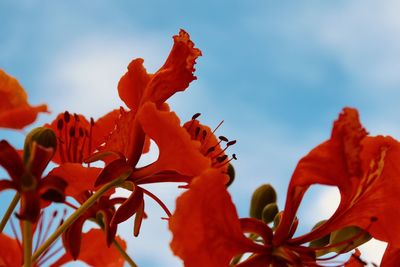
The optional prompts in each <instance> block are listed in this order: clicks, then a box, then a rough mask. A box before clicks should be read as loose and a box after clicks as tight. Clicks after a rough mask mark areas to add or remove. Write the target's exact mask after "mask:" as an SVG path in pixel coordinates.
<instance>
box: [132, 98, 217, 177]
mask: <svg viewBox="0 0 400 267" xmlns="http://www.w3.org/2000/svg"><path fill="white" fill-rule="evenodd" d="M137 116H138V119H139V122H140V124H141V125H142V128H143V131H144V132H145V133H146V135H148V136H149V137H150V138H151V139H153V140H154V141H155V142H156V144H157V146H158V148H159V151H160V152H159V157H158V159H157V161H156V162H155V163H153V164H151V165H149V166H148V167H144V168H143V169H142V170H140V171H138V172H136V173H135V172H134V173H133V175H134V176H138V175H139V176H141V175H152V174H156V173H158V172H161V171H176V172H178V173H179V174H181V175H187V176H191V177H193V176H196V175H199V174H201V173H202V172H203V171H204V170H205V169H207V168H208V167H210V166H211V162H210V159H208V158H207V157H205V156H204V155H203V154H201V152H200V143H199V142H198V141H193V140H192V139H191V138H190V135H189V134H188V132H187V131H186V130H185V129H184V128H183V127H181V126H180V121H179V118H178V116H177V115H176V114H175V113H174V112H169V111H159V110H158V109H157V108H156V106H155V104H153V103H151V102H149V103H147V104H145V105H144V106H143V107H142V108H141V110H140V111H139V114H138V115H137Z"/></svg>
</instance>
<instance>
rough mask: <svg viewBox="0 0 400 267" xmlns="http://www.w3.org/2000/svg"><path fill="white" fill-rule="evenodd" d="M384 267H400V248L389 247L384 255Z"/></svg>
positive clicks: (382, 263)
mask: <svg viewBox="0 0 400 267" xmlns="http://www.w3.org/2000/svg"><path fill="white" fill-rule="evenodd" d="M381 266H382V267H391V266H400V248H396V247H393V246H390V245H389V246H388V247H387V248H386V250H385V254H384V255H383V258H382V262H381Z"/></svg>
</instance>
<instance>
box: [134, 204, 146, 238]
mask: <svg viewBox="0 0 400 267" xmlns="http://www.w3.org/2000/svg"><path fill="white" fill-rule="evenodd" d="M145 217H146V214H145V213H144V199H142V201H141V203H140V205H139V208H138V210H137V212H136V216H135V222H134V224H133V235H134V236H139V232H140V226H141V225H142V221H143V219H144V218H145Z"/></svg>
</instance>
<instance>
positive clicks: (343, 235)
mask: <svg viewBox="0 0 400 267" xmlns="http://www.w3.org/2000/svg"><path fill="white" fill-rule="evenodd" d="M356 236H358V237H357V238H355V237H356ZM371 238H372V236H371V235H370V234H369V233H368V232H366V231H365V230H363V229H361V228H359V227H357V226H349V227H345V228H343V229H340V230H337V231H334V232H332V233H331V236H330V240H329V244H330V245H334V244H337V243H339V242H342V241H346V240H349V242H348V243H347V244H343V245H341V246H337V247H334V248H332V249H330V251H331V252H333V251H334V252H337V253H346V252H348V251H351V250H353V249H355V248H356V247H358V246H361V245H362V244H364V243H365V242H368V241H369V240H371Z"/></svg>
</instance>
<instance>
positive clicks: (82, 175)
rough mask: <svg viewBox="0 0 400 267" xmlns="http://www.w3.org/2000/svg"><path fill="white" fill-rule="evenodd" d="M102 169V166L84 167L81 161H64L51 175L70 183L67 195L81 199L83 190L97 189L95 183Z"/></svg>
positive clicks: (66, 191)
mask: <svg viewBox="0 0 400 267" xmlns="http://www.w3.org/2000/svg"><path fill="white" fill-rule="evenodd" d="M101 170H102V169H101V168H95V167H83V166H82V165H81V164H79V163H64V164H62V165H60V166H59V167H56V168H54V169H53V170H52V171H51V172H50V173H49V176H58V177H61V178H63V179H64V180H65V181H66V182H67V183H68V186H67V188H66V190H65V195H66V196H70V197H73V198H74V199H76V200H78V201H79V199H80V196H81V194H82V192H84V191H86V190H92V191H93V190H95V187H94V183H95V181H96V179H97V176H99V174H100V172H101Z"/></svg>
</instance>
